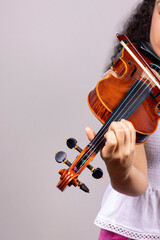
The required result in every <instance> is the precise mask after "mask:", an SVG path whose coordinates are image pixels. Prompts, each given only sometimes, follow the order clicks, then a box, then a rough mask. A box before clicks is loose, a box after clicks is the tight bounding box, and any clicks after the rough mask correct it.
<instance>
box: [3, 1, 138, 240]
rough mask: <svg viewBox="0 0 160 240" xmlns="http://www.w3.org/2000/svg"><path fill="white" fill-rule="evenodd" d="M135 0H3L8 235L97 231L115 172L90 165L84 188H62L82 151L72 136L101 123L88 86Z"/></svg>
mask: <svg viewBox="0 0 160 240" xmlns="http://www.w3.org/2000/svg"><path fill="white" fill-rule="evenodd" d="M136 3H137V0H121V1H119V0H116V1H107V0H99V1H96V0H81V1H78V0H68V1H67V0H0V111H1V117H0V146H1V151H0V239H1V240H53V239H54V240H64V239H67V240H75V239H76V240H88V239H89V240H90V239H92V240H96V239H97V238H98V234H99V229H98V228H97V227H96V226H95V225H94V224H93V221H94V218H95V217H96V214H97V212H98V209H99V207H100V203H101V198H102V195H103V192H104V190H105V188H106V186H107V184H108V175H107V172H106V171H105V166H104V164H103V162H102V160H101V159H100V157H99V155H98V156H97V157H96V159H94V161H93V165H94V166H95V167H97V166H99V167H102V168H103V170H104V172H105V174H104V178H103V180H95V179H93V178H92V176H91V174H90V172H89V171H88V170H86V171H85V172H84V173H82V174H81V176H80V177H79V179H80V180H81V181H83V182H85V183H86V185H87V186H88V187H89V188H90V191H91V193H90V194H85V193H83V192H82V191H80V190H79V189H78V188H74V187H72V188H70V189H67V190H66V191H65V192H64V193H61V192H60V191H59V190H58V189H57V188H56V184H57V182H58V181H59V174H58V171H59V169H60V168H63V167H64V165H63V164H62V165H59V164H58V163H56V162H55V160H54V155H55V152H56V151H60V150H63V151H66V152H67V154H68V158H69V160H70V161H73V160H74V158H75V157H76V155H77V153H76V152H75V150H69V149H67V147H66V145H65V139H66V138H68V137H75V138H76V139H77V140H78V143H79V145H80V146H81V147H82V148H83V147H85V146H86V145H87V144H88V140H87V137H86V135H85V132H84V128H85V127H86V126H87V125H88V126H91V127H92V128H93V129H94V130H95V131H97V130H98V129H99V128H100V127H101V124H100V123H99V121H98V120H97V119H96V118H95V117H94V116H93V114H92V113H91V111H90V109H89V107H88V104H87V96H88V93H89V92H90V91H91V90H92V89H93V88H94V87H95V86H96V84H97V82H98V81H99V80H100V79H101V75H102V73H103V71H104V68H105V65H106V64H107V62H108V61H109V59H110V55H111V54H112V47H113V46H114V43H115V39H116V37H115V34H116V33H117V32H118V31H119V30H121V27H122V23H123V22H125V19H126V16H128V15H129V14H130V10H131V9H133V8H134V6H135V5H136Z"/></svg>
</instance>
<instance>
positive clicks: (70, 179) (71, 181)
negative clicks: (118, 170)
mask: <svg viewBox="0 0 160 240" xmlns="http://www.w3.org/2000/svg"><path fill="white" fill-rule="evenodd" d="M66 144H67V146H68V147H69V148H70V149H73V148H74V149H76V150H77V151H78V152H79V153H81V154H80V155H82V156H80V155H79V156H78V157H77V158H76V160H75V161H74V165H73V164H72V163H71V162H70V161H68V159H67V154H66V153H65V152H63V151H59V152H57V153H56V155H55V160H56V161H57V162H58V163H62V162H63V163H65V164H66V165H67V166H68V167H69V169H61V170H60V171H59V174H60V175H61V177H60V181H59V183H58V185H57V187H58V188H59V189H60V190H61V191H64V189H65V188H66V187H67V186H69V187H70V186H71V185H73V186H75V187H77V186H79V188H80V189H81V190H82V191H84V192H87V193H88V192H89V189H88V187H87V186H86V185H85V184H84V183H82V182H80V181H79V180H78V175H79V174H80V173H79V172H80V171H81V168H83V165H84V163H85V164H86V159H87V157H88V153H87V155H86V156H85V158H84V155H85V154H86V152H87V149H86V150H85V149H84V150H82V149H81V148H80V147H79V146H78V145H77V140H76V139H74V138H69V139H67V142H66ZM85 151H86V152H85ZM83 152H84V154H83ZM91 160H92V159H91ZM91 160H90V158H89V159H88V164H87V165H86V167H87V168H88V169H89V170H90V171H91V172H92V176H93V177H94V178H95V179H100V178H102V176H103V171H102V170H101V169H100V168H94V167H93V166H92V165H91V164H89V162H90V161H91Z"/></svg>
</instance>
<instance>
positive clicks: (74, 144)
mask: <svg viewBox="0 0 160 240" xmlns="http://www.w3.org/2000/svg"><path fill="white" fill-rule="evenodd" d="M66 144H67V146H68V147H69V148H70V149H72V148H74V149H76V150H77V151H78V152H80V153H81V152H82V149H81V148H80V147H79V146H78V145H77V140H76V139H74V138H69V139H67V141H66Z"/></svg>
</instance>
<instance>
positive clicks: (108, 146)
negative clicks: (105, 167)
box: [102, 130, 117, 158]
mask: <svg viewBox="0 0 160 240" xmlns="http://www.w3.org/2000/svg"><path fill="white" fill-rule="evenodd" d="M104 137H105V138H106V143H105V146H104V147H103V149H102V155H103V157H104V158H109V157H110V156H111V155H112V153H114V151H115V149H116V147H117V138H116V136H115V133H114V132H113V131H112V130H109V131H108V132H107V133H106V134H105V135H104Z"/></svg>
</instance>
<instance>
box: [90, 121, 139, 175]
mask: <svg viewBox="0 0 160 240" xmlns="http://www.w3.org/2000/svg"><path fill="white" fill-rule="evenodd" d="M86 133H87V136H88V138H89V139H90V140H91V139H93V137H94V135H95V134H94V132H93V131H92V130H91V129H89V128H86ZM104 137H105V138H106V143H105V146H104V147H103V148H102V150H101V157H102V159H103V160H104V161H105V163H106V166H107V169H108V172H109V175H111V177H112V178H113V177H115V178H117V177H118V178H119V177H121V178H126V177H127V175H128V173H129V171H130V169H131V167H132V164H133V159H134V156H135V140H136V134H135V129H134V127H133V125H132V123H131V122H129V121H126V120H121V121H120V122H112V123H111V125H110V127H109V129H108V131H107V133H106V134H105V135H104Z"/></svg>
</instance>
